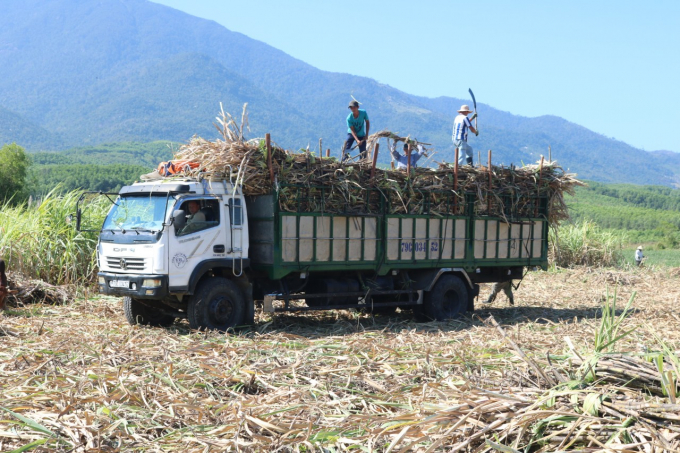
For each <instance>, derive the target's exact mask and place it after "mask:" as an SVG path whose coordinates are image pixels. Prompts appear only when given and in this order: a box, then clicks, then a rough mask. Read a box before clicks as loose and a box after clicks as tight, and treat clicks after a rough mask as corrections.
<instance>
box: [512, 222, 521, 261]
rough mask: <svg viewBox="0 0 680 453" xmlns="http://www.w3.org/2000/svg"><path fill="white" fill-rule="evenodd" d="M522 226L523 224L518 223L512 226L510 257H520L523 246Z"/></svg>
mask: <svg viewBox="0 0 680 453" xmlns="http://www.w3.org/2000/svg"><path fill="white" fill-rule="evenodd" d="M520 227H521V225H518V224H516V223H513V224H511V226H510V258H519V251H520V248H521V246H522V237H521V232H520Z"/></svg>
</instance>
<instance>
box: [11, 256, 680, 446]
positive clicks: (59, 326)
mask: <svg viewBox="0 0 680 453" xmlns="http://www.w3.org/2000/svg"><path fill="white" fill-rule="evenodd" d="M615 287H616V288H617V294H618V298H619V306H620V307H623V305H625V301H627V300H629V297H630V296H631V295H632V294H633V292H634V291H637V297H636V298H635V299H634V302H633V306H632V312H631V314H630V316H629V317H628V318H626V319H625V320H624V321H623V322H622V325H621V331H620V333H624V332H625V331H628V330H629V329H633V328H635V330H634V331H633V332H632V333H631V334H630V335H627V336H625V337H624V338H622V339H620V340H619V341H618V342H617V343H616V345H615V346H614V348H613V349H614V350H615V351H617V352H619V353H626V355H625V357H628V358H631V357H633V358H634V359H635V358H638V359H639V358H640V357H639V355H640V354H642V353H648V358H649V360H647V361H645V360H642V363H647V362H649V361H653V357H652V355H649V354H650V353H652V352H653V351H661V350H662V345H661V344H660V343H659V340H662V341H663V342H664V344H665V345H667V346H668V347H669V348H670V350H671V351H676V350H677V349H679V348H680V330H679V329H678V326H679V325H680V317H679V316H678V314H677V306H678V303H679V302H680V275H678V273H677V272H675V273H674V272H673V271H669V270H663V271H651V270H645V269H633V270H629V271H625V272H624V271H615V270H589V269H583V268H582V269H575V270H563V271H562V270H560V271H556V272H550V273H543V272H540V273H530V274H529V275H528V276H527V278H526V279H525V280H524V282H523V283H522V285H521V286H520V288H519V289H518V290H517V291H516V296H515V300H516V303H517V306H515V307H508V306H507V300H506V299H505V298H504V296H502V295H501V296H499V297H498V298H497V299H496V302H495V304H493V305H491V306H488V307H487V306H484V305H483V304H481V303H480V304H478V311H477V312H476V313H475V316H474V317H468V318H466V319H463V320H460V321H451V322H447V323H426V324H418V323H415V322H413V321H412V320H411V317H410V315H409V314H402V315H396V316H393V317H385V318H382V317H375V318H372V317H370V316H368V315H364V314H359V313H350V312H330V313H319V314H306V315H299V316H277V317H275V318H271V317H268V316H263V315H259V318H258V319H257V324H256V326H255V327H254V328H253V329H252V330H247V331H243V332H240V333H238V334H236V335H221V334H216V333H198V332H192V331H190V330H189V329H188V325H187V324H186V323H184V322H181V323H177V324H175V326H173V328H170V329H160V328H144V327H132V326H129V325H128V324H127V323H126V322H125V319H124V317H123V314H122V308H121V303H120V301H119V300H117V299H111V298H103V299H90V300H85V299H81V300H76V301H73V302H72V303H70V304H68V305H41V306H37V307H36V306H28V307H23V308H21V307H20V308H16V309H12V310H10V311H8V312H6V313H5V314H4V315H0V327H1V329H0V341H2V343H3V348H2V350H1V351H0V395H2V396H0V407H2V409H0V410H1V411H2V412H4V415H3V418H4V420H0V451H11V450H12V449H17V448H20V447H22V446H26V445H30V446H31V448H29V450H31V451H64V452H66V451H225V450H226V451H237V450H240V451H344V450H349V449H356V450H357V451H389V452H398V451H423V452H424V451H455V450H457V449H458V450H462V451H480V452H481V451H520V450H522V451H524V449H527V448H528V450H531V451H557V450H565V451H566V450H574V449H577V450H581V451H612V450H615V451H654V452H656V451H675V449H677V448H679V447H678V446H679V445H680V444H679V440H678V436H680V430H679V429H678V428H677V426H678V424H679V423H678V422H679V421H680V419H679V418H678V417H677V412H678V409H680V406H678V405H677V403H676V400H675V390H677V386H676V385H674V384H676V383H675V382H674V380H676V379H677V377H678V369H677V367H676V368H675V371H674V372H673V361H672V359H671V362H670V363H669V362H668V361H667V362H663V359H662V363H665V366H666V368H665V369H666V370H671V371H664V373H662V374H663V376H666V377H668V378H669V379H670V380H671V383H672V384H671V385H669V386H667V387H666V388H667V389H669V392H670V393H671V394H669V395H665V396H664V395H663V394H652V393H654V392H652V391H642V390H639V389H634V388H631V387H634V386H630V385H627V386H624V385H623V384H620V383H619V384H617V383H615V382H614V383H613V382H612V381H611V379H609V380H608V379H607V373H606V369H603V367H602V366H600V365H597V366H599V367H600V368H598V369H597V370H594V369H592V368H591V369H590V371H595V372H596V374H597V378H596V380H595V381H594V382H589V381H592V379H590V380H589V379H587V372H588V370H586V375H585V376H583V373H581V377H580V378H577V376H578V375H579V371H577V370H578V368H579V367H578V366H577V365H578V363H576V362H578V357H579V356H580V357H581V358H583V359H584V360H586V361H587V358H588V357H592V356H593V351H594V337H595V332H596V331H597V330H598V327H599V326H600V325H601V323H602V317H601V313H602V310H601V306H602V302H603V300H605V299H606V296H605V293H606V291H607V288H609V292H610V293H612V292H613V288H615ZM489 289H490V288H484V289H483V292H482V294H481V295H480V300H483V299H484V297H485V296H486V294H487V293H488V290H489ZM490 315H491V316H493V317H494V318H495V320H496V321H498V323H499V324H500V325H501V326H502V332H501V329H499V328H496V327H494V326H493V322H492V321H490V320H489V319H488V318H489V316H490ZM504 336H505V338H504ZM570 344H571V345H570ZM572 345H573V349H572ZM518 350H520V351H521V352H520V351H518ZM603 352H605V351H603ZM667 352H668V351H667ZM523 353H524V354H526V357H523V356H522V354H523ZM548 354H550V356H548ZM669 356H672V357H676V358H677V352H675V353H673V352H671V353H670V354H669ZM616 357H618V356H611V357H610V358H609V360H610V361H614V362H616V360H617V359H616ZM625 357H624V358H625ZM657 359H658V357H657ZM667 360H668V359H667ZM582 361H583V360H582ZM582 361H581V362H582ZM602 363H606V362H604V361H603V362H602ZM620 364H621V362H617V363H615V365H620ZM636 364H637V365H635V366H638V368H636V369H638V371H639V373H641V374H645V373H646V374H645V375H649V376H651V374H653V373H652V371H653V370H652V371H649V370H648V369H647V368H644V366H643V367H642V368H639V366H640V364H639V363H637V362H636ZM593 365H594V362H593ZM643 368H644V369H643ZM657 393H658V392H657ZM664 405H666V406H664ZM655 408H656V409H655ZM658 408H661V409H658ZM664 408H665V409H664ZM666 409H667V410H666ZM655 411H656V412H655ZM673 411H674V412H673ZM650 414H651V415H650ZM673 414H676V415H675V416H674V415H673ZM636 415H637V416H636ZM673 417H675V419H673ZM607 442H609V444H608V445H607V447H605V444H606V443H607ZM607 448H609V450H607ZM324 449H325V450H324ZM20 451H24V450H20Z"/></svg>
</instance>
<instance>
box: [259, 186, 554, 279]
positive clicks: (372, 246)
mask: <svg viewBox="0 0 680 453" xmlns="http://www.w3.org/2000/svg"><path fill="white" fill-rule="evenodd" d="M465 200H466V206H465V207H463V208H462V209H459V210H458V211H462V212H463V214H458V215H448V216H441V215H434V214H391V213H390V209H389V207H388V206H386V205H384V204H383V205H381V207H380V209H377V211H378V212H373V213H351V214H329V213H324V212H283V211H280V210H279V207H278V206H279V204H278V202H277V195H276V194H272V195H262V196H257V197H249V198H248V199H247V212H248V222H249V229H250V230H249V231H250V252H249V257H250V262H251V266H252V267H253V268H254V269H256V270H259V271H263V272H265V273H266V274H267V275H268V276H269V278H270V279H272V280H276V279H280V278H283V277H285V276H286V275H288V274H290V273H295V272H315V273H316V272H333V271H348V270H364V271H365V270H372V271H375V272H377V273H378V274H379V275H385V274H387V273H388V272H390V271H392V270H393V269H433V268H463V269H465V270H466V271H468V272H472V271H474V270H475V269H477V268H480V267H511V266H538V267H543V268H546V267H547V264H548V256H547V255H548V222H547V220H546V218H547V216H546V209H547V200H545V199H538V200H536V209H535V216H533V217H512V216H510V219H511V220H509V217H508V216H489V215H483V214H480V213H478V212H476V211H477V210H478V209H476V207H475V195H474V194H468V195H467V196H466V198H465ZM530 211H532V212H534V210H530Z"/></svg>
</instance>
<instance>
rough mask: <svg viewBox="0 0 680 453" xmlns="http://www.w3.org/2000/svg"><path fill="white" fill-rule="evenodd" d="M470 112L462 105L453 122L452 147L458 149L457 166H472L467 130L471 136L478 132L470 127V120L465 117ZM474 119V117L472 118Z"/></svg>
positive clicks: (468, 108)
mask: <svg viewBox="0 0 680 453" xmlns="http://www.w3.org/2000/svg"><path fill="white" fill-rule="evenodd" d="M470 113H472V111H471V110H470V107H469V106H467V105H462V106H461V107H460V110H458V116H457V117H456V119H455V120H454V121H453V135H452V136H451V138H452V139H453V146H455V147H456V148H458V165H465V164H466V163H467V164H468V165H472V147H471V146H470V145H468V143H467V139H468V130H470V131H472V133H473V134H475V135H479V132H477V130H476V129H475V128H474V127H472V123H471V122H470V119H469V118H468V117H467V116H468V115H469V114H470ZM473 118H474V117H473Z"/></svg>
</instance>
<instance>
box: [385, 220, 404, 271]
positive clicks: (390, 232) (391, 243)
mask: <svg viewBox="0 0 680 453" xmlns="http://www.w3.org/2000/svg"><path fill="white" fill-rule="evenodd" d="M399 220H400V219H398V218H393V217H392V218H388V219H387V259H388V260H389V261H396V260H398V259H399V247H400V243H401V238H399Z"/></svg>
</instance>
